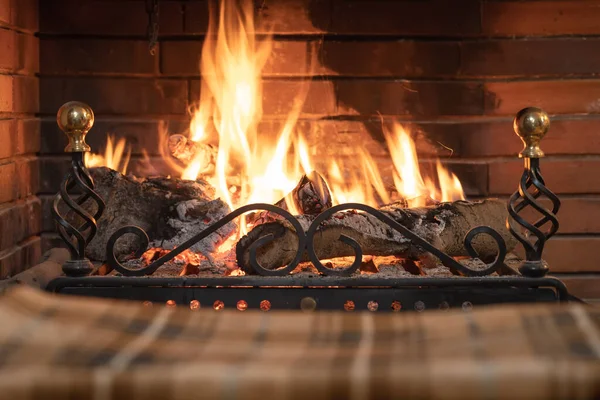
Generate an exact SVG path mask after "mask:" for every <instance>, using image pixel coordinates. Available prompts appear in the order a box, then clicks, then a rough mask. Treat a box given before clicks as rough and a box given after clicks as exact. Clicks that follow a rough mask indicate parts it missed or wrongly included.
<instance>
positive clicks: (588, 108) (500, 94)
mask: <svg viewBox="0 0 600 400" xmlns="http://www.w3.org/2000/svg"><path fill="white" fill-rule="evenodd" d="M485 90H486V92H487V93H486V98H487V101H486V113H488V114H495V115H507V114H508V115H514V114H515V113H516V112H517V111H519V110H520V109H521V108H524V107H529V106H535V107H541V108H543V109H544V110H545V111H546V112H548V113H551V114H583V113H593V114H596V113H599V112H600V80H595V79H594V80H592V79H585V80H552V81H518V82H486V83H485Z"/></svg>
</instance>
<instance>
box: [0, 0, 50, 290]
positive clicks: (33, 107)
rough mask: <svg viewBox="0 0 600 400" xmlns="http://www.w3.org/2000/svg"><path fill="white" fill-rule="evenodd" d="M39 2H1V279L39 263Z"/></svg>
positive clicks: (3, 0) (8, 0)
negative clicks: (37, 35) (37, 32)
mask: <svg viewBox="0 0 600 400" xmlns="http://www.w3.org/2000/svg"><path fill="white" fill-rule="evenodd" d="M37 28H38V13H37V1H30V0H0V49H1V50H0V279H3V278H6V277H9V276H12V275H14V274H16V273H18V272H21V271H22V270H23V269H26V268H27V267H29V266H31V265H32V264H34V263H37V262H38V259H39V257H40V251H41V241H40V231H41V218H42V217H41V202H40V199H39V198H38V197H37V196H36V194H37V192H38V187H39V166H38V159H37V154H36V153H37V152H38V151H39V148H40V124H39V119H38V118H36V116H35V114H36V113H37V112H38V109H39V94H38V78H37V77H36V76H35V74H36V73H37V72H38V71H39V57H38V55H39V40H38V38H37V37H35V36H34V33H35V32H36V31H37Z"/></svg>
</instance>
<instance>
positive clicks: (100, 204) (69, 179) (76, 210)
mask: <svg viewBox="0 0 600 400" xmlns="http://www.w3.org/2000/svg"><path fill="white" fill-rule="evenodd" d="M56 122H57V124H58V126H59V128H60V129H61V130H62V131H63V132H64V133H65V134H66V135H67V137H68V138H69V144H68V145H67V147H66V148H65V152H67V153H71V166H70V168H69V172H67V174H66V175H65V177H64V179H63V181H62V183H61V185H60V190H59V192H58V194H57V195H56V197H55V198H54V202H53V204H52V214H53V217H54V220H55V221H56V225H57V229H58V233H59V235H60V237H61V238H62V240H63V241H64V242H65V244H66V245H67V248H68V249H69V251H70V253H71V260H69V261H67V262H66V263H65V264H64V265H63V272H64V273H65V274H66V275H68V276H85V275H89V273H90V272H92V269H93V266H92V263H91V262H90V260H88V259H87V258H86V257H85V248H86V246H87V245H88V244H89V243H90V241H91V240H92V239H93V238H94V236H95V235H96V221H97V220H98V219H99V218H100V216H101V215H102V212H103V211H104V201H102V198H100V196H99V195H98V194H97V193H96V192H94V181H93V179H92V177H91V176H90V174H89V172H88V170H87V168H86V167H85V164H84V157H83V153H85V152H88V151H90V150H91V149H90V146H88V145H87V143H85V135H87V133H88V131H89V130H90V129H91V127H92V126H93V125H94V112H93V111H92V109H91V108H90V107H89V106H88V105H86V104H83V103H79V102H75V101H72V102H69V103H66V104H64V105H63V106H62V107H61V108H60V109H59V110H58V113H57V116H56ZM74 189H75V190H76V192H74ZM88 200H90V201H92V202H94V203H96V211H95V212H94V214H93V215H92V214H91V213H90V212H89V211H87V210H89V207H86V208H83V207H82V205H83V203H85V202H88V203H89V201H88ZM61 202H62V203H64V204H66V206H67V207H68V209H69V211H68V212H67V213H66V214H65V215H62V214H61V212H60V209H59V208H60V206H61ZM76 219H79V220H83V223H82V224H81V225H79V226H78V227H76V226H75V225H74V224H76V222H75V220H76Z"/></svg>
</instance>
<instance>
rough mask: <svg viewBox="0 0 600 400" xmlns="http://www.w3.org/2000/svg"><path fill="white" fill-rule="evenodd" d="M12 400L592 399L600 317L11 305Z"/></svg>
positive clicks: (5, 307) (586, 312) (7, 354)
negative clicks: (201, 399) (198, 399)
mask: <svg viewBox="0 0 600 400" xmlns="http://www.w3.org/2000/svg"><path fill="white" fill-rule="evenodd" d="M0 321H1V322H0V369H1V370H0V397H1V398H6V399H45V400H46V399H55V398H56V399H57V398H69V399H88V398H89V399H112V398H115V399H129V400H134V399H197V398H203V399H204V398H206V399H212V398H215V399H307V398H310V399H311V400H316V399H324V398H334V399H343V398H352V399H365V398H377V399H386V398H403V399H413V398H414V399H428V398H437V399H461V400H465V399H499V398H506V399H511V400H514V399H526V398H532V399H533V398H538V399H592V398H599V396H600V310H598V309H594V308H587V307H585V306H582V305H568V306H557V305H534V306H522V307H515V306H510V307H507V306H503V307H492V308H488V309H483V310H480V311H478V310H475V311H473V312H468V313H465V312H462V311H456V312H431V313H423V314H410V313H406V314H402V315H400V314H383V313H369V312H361V313H359V312H337V313H325V312H323V313H295V312H274V311H269V312H261V311H245V312H240V311H234V310H231V311H227V310H223V311H220V312H215V311H213V310H203V309H201V310H199V311H190V310H188V309H182V308H181V309H174V308H167V307H158V306H156V305H155V306H154V307H144V306H142V305H139V304H134V303H128V302H118V301H111V300H92V299H83V298H76V297H62V296H58V295H50V294H46V293H43V292H40V291H36V290H34V289H30V288H24V287H20V288H16V289H14V290H12V291H11V292H9V293H8V294H6V295H5V296H3V297H1V298H0Z"/></svg>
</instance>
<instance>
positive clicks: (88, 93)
mask: <svg viewBox="0 0 600 400" xmlns="http://www.w3.org/2000/svg"><path fill="white" fill-rule="evenodd" d="M40 93H41V112H43V113H47V114H55V113H56V111H57V110H58V109H59V108H60V106H61V105H63V104H64V103H66V102H67V101H71V100H74V99H77V100H79V101H83V102H85V103H87V104H89V105H90V106H91V107H92V109H93V110H94V112H95V113H96V114H185V113H186V111H187V105H186V101H187V98H188V95H187V83H186V82H185V81H182V80H171V79H137V78H123V79H118V78H53V77H44V78H42V79H40Z"/></svg>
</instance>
